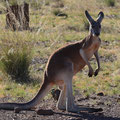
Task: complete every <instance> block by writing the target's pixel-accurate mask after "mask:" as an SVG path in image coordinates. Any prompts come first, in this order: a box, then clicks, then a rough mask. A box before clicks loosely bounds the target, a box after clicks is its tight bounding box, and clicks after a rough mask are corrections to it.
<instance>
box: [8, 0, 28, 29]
mask: <svg viewBox="0 0 120 120" xmlns="http://www.w3.org/2000/svg"><path fill="white" fill-rule="evenodd" d="M6 6H7V14H6V27H7V28H10V29H13V30H14V31H15V30H28V29H29V4H28V3H26V2H23V3H22V4H12V5H11V4H10V3H9V1H8V0H6Z"/></svg>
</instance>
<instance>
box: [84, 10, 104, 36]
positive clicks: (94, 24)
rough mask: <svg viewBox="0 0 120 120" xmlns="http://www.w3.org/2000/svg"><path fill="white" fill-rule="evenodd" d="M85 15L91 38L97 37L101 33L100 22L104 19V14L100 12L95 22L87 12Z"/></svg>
mask: <svg viewBox="0 0 120 120" xmlns="http://www.w3.org/2000/svg"><path fill="white" fill-rule="evenodd" d="M85 15H86V17H87V19H88V21H89V24H90V28H89V31H90V33H91V34H92V35H93V36H99V35H100V31H101V22H102V20H103V18H104V13H103V12H100V13H99V14H98V18H97V20H96V21H95V20H94V19H93V18H92V17H91V16H90V14H89V13H88V11H87V10H86V11H85Z"/></svg>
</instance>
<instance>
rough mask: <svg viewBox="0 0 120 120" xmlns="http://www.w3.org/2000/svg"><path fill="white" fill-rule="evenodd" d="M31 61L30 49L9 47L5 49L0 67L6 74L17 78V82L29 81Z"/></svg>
mask: <svg viewBox="0 0 120 120" xmlns="http://www.w3.org/2000/svg"><path fill="white" fill-rule="evenodd" d="M30 62H31V55H30V51H29V50H28V49H27V48H26V47H23V48H19V47H18V48H17V47H16V48H9V47H8V48H6V49H3V55H2V57H1V61H0V65H1V66H0V68H1V69H2V71H3V72H4V73H5V74H8V75H10V76H11V77H12V78H13V79H15V81H16V82H28V77H29V66H30Z"/></svg>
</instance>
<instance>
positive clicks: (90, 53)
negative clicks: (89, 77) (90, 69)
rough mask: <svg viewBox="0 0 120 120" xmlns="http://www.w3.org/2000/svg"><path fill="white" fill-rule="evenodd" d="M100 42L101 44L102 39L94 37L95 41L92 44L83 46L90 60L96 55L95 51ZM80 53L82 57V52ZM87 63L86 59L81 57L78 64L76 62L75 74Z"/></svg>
mask: <svg viewBox="0 0 120 120" xmlns="http://www.w3.org/2000/svg"><path fill="white" fill-rule="evenodd" d="M100 44H101V41H100V39H94V41H93V42H92V43H91V44H88V45H87V46H85V47H83V48H81V49H83V50H84V53H85V55H86V57H87V59H88V60H90V58H91V57H92V56H93V55H94V53H95V52H96V51H97V50H98V49H99V47H100ZM81 49H80V50H81ZM80 50H79V53H80ZM79 55H80V57H81V54H79ZM85 65H86V63H85V61H84V60H83V59H80V60H79V62H78V63H77V64H74V74H76V73H77V72H78V71H80V70H81V69H82V68H83V67H84V66H85Z"/></svg>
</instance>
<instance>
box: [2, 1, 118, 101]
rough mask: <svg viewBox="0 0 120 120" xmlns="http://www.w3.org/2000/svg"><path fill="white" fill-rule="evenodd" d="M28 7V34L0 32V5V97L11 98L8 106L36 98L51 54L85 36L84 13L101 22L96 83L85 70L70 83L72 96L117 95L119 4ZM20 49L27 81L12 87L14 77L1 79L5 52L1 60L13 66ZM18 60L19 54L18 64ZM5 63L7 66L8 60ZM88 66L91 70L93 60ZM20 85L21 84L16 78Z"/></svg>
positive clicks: (53, 3)
mask: <svg viewBox="0 0 120 120" xmlns="http://www.w3.org/2000/svg"><path fill="white" fill-rule="evenodd" d="M111 1H112V2H113V3H112V4H111ZM28 2H29V4H30V30H28V31H11V30H8V29H5V25H6V24H5V16H6V12H5V9H6V8H5V6H4V3H3V1H2V0H1V2H0V13H1V14H0V58H1V63H0V97H6V96H10V97H11V96H12V97H13V100H14V99H15V98H19V97H24V98H25V99H26V100H28V99H30V98H32V97H33V96H34V95H35V94H36V93H37V91H38V89H39V88H40V83H41V81H42V76H43V71H44V68H45V65H46V62H47V59H48V58H49V56H50V55H51V54H52V53H53V51H55V50H56V49H57V48H59V47H61V46H63V45H65V44H68V43H72V42H76V41H79V40H82V39H83V38H84V37H85V36H86V35H88V22H87V21H86V18H85V15H84V11H85V10H88V11H89V12H90V14H91V15H92V16H93V18H96V17H97V15H98V13H99V12H100V11H103V12H104V14H105V19H104V20H103V22H102V33H101V40H102V44H101V47H100V49H99V54H100V60H101V71H100V73H99V75H98V76H97V77H92V78H89V77H88V76H87V74H88V68H87V67H85V69H83V71H81V72H79V73H78V74H77V75H76V76H75V77H74V81H73V83H74V86H73V87H74V90H79V91H80V93H81V94H83V95H85V96H88V95H90V94H97V93H99V92H103V93H104V94H105V95H120V12H119V11H120V1H119V0H36V1H31V2H30V1H28ZM24 48H25V49H26V50H27V51H26V52H27V53H26V52H25V55H28V56H27V57H26V58H27V59H26V60H25V61H27V63H26V67H27V69H28V70H29V71H27V72H28V74H29V79H31V80H32V82H31V81H30V82H27V83H21V82H16V81H15V78H14V77H10V75H8V74H6V73H7V72H5V69H6V68H5V66H4V64H3V63H4V62H5V61H6V60H7V59H8V58H6V57H5V53H6V49H7V55H9V54H10V53H11V52H12V58H11V59H14V60H15V59H16V57H17V56H16V51H17V55H18V54H19V53H20V51H22V53H23V54H24ZM8 53H9V54H8ZM29 54H30V55H31V56H29ZM21 56H22V55H21V54H20V58H21ZM14 57H15V58H14ZM3 58H4V59H3ZM17 58H18V57H17ZM11 61H12V60H11ZM16 61H17V60H16ZM23 61H24V60H23ZM7 62H8V64H11V62H10V61H9V60H8V61H7ZM13 64H14V63H12V65H13ZM91 64H92V66H93V68H94V69H95V68H96V60H95V58H94V57H93V58H92V60H91ZM7 67H8V66H7ZM15 69H17V68H15ZM20 69H24V68H23V67H22V68H20ZM15 71H17V70H15ZM11 72H12V71H11ZM13 73H15V72H13ZM23 73H24V72H23ZM20 79H21V80H24V78H22V77H21V78H20ZM21 80H20V81H21Z"/></svg>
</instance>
